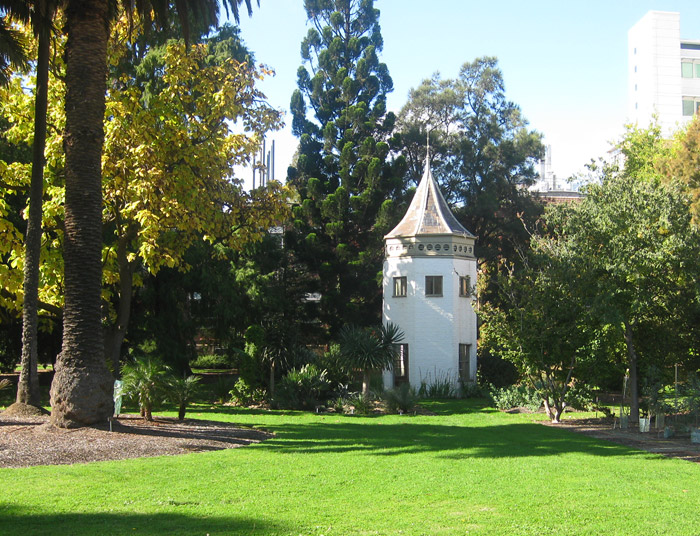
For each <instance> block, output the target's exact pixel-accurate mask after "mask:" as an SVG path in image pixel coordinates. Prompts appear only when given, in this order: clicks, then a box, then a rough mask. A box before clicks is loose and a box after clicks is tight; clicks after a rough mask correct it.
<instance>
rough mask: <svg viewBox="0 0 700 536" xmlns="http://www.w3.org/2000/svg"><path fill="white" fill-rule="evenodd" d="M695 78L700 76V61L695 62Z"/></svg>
mask: <svg viewBox="0 0 700 536" xmlns="http://www.w3.org/2000/svg"><path fill="white" fill-rule="evenodd" d="M695 78H700V63H696V64H695Z"/></svg>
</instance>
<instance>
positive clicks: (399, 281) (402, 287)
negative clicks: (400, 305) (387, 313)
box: [394, 276, 407, 298]
mask: <svg viewBox="0 0 700 536" xmlns="http://www.w3.org/2000/svg"><path fill="white" fill-rule="evenodd" d="M406 286H407V285H406V276H400V277H395V278H394V298H405V297H406Z"/></svg>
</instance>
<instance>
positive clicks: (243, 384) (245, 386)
mask: <svg viewBox="0 0 700 536" xmlns="http://www.w3.org/2000/svg"><path fill="white" fill-rule="evenodd" d="M228 394H229V395H230V397H231V402H232V403H233V404H234V405H236V406H250V405H252V404H262V403H263V402H264V401H265V397H266V393H265V390H264V389H261V388H259V387H258V388H256V387H254V386H252V385H250V384H249V383H248V382H247V381H246V380H245V379H243V378H238V381H237V382H236V385H234V386H233V389H231V390H230V391H229V392H228Z"/></svg>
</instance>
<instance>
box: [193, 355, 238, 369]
mask: <svg viewBox="0 0 700 536" xmlns="http://www.w3.org/2000/svg"><path fill="white" fill-rule="evenodd" d="M190 367H192V368H195V369H215V370H226V369H230V368H233V360H232V359H231V358H229V357H228V356H225V355H216V354H206V355H200V356H199V357H197V359H195V360H194V361H192V362H191V363H190Z"/></svg>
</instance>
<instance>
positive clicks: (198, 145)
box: [103, 41, 286, 370]
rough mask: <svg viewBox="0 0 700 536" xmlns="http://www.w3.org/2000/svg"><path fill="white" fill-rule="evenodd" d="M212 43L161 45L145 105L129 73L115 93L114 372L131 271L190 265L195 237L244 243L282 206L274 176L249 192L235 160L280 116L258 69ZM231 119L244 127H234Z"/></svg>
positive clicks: (110, 201)
mask: <svg viewBox="0 0 700 536" xmlns="http://www.w3.org/2000/svg"><path fill="white" fill-rule="evenodd" d="M217 43H219V44H220V41H217ZM210 44H211V43H210ZM210 44H207V43H202V44H199V45H193V46H191V47H190V50H189V52H188V53H187V54H184V46H183V45H181V44H180V45H178V44H176V43H170V44H169V45H168V46H167V47H166V48H165V50H164V51H163V50H159V51H158V52H159V53H160V54H161V56H160V57H161V59H162V62H160V61H159V62H156V63H155V64H154V68H157V69H158V70H159V71H160V72H161V73H162V76H161V78H162V80H160V81H159V85H160V86H161V87H160V88H159V91H158V92H157V93H155V94H152V95H151V96H150V97H149V99H148V104H147V105H146V104H145V98H144V97H145V93H146V92H145V89H144V87H142V86H139V85H133V86H132V85H131V84H129V83H124V78H123V77H122V78H121V81H120V82H118V83H115V84H114V87H112V88H111V89H110V92H109V99H108V112H107V116H108V120H107V122H106V140H105V154H104V158H103V175H104V180H103V184H104V192H105V210H104V221H105V231H106V232H105V237H106V239H107V241H108V250H107V252H106V255H105V274H106V275H107V276H108V277H109V280H110V283H112V284H113V285H114V286H113V287H110V291H111V292H110V293H111V298H112V299H111V300H110V302H111V303H112V304H114V310H113V311H112V313H113V314H111V315H110V318H109V319H108V321H107V325H108V329H107V333H106V335H107V337H106V339H107V343H108V344H107V347H106V351H107V352H108V355H109V357H111V359H112V361H113V362H114V364H115V370H117V365H118V360H119V357H120V348H121V342H122V340H123V338H124V336H125V334H126V329H127V326H128V320H129V312H130V309H131V307H130V302H131V292H132V288H133V284H134V283H133V276H134V272H135V270H137V269H138V268H139V267H141V266H143V267H145V268H146V269H147V270H148V271H150V272H152V273H156V272H157V271H158V270H159V269H160V268H161V267H163V266H168V267H179V268H180V269H183V270H184V269H187V268H188V267H187V265H186V263H185V262H184V255H185V252H186V251H187V249H188V248H189V247H190V246H192V245H193V244H194V243H195V242H197V241H199V240H206V241H208V242H210V243H215V242H218V243H221V244H224V245H226V246H227V247H228V248H236V249H240V248H243V247H245V246H246V245H247V244H248V243H249V242H251V241H253V240H257V239H259V238H261V237H262V236H263V235H264V233H265V232H266V231H267V229H268V228H269V227H271V226H272V225H276V224H278V223H279V221H280V219H281V218H282V217H283V214H284V213H285V208H286V205H285V193H284V191H283V190H282V189H281V188H280V185H279V184H278V183H270V184H268V185H267V186H265V187H263V188H258V189H256V190H254V191H253V192H251V193H247V192H245V191H243V189H242V187H241V184H240V181H238V180H235V179H233V178H232V174H233V167H234V166H235V165H238V164H241V163H243V161H245V160H246V159H247V158H248V155H250V154H253V153H254V152H255V150H256V148H257V143H258V140H259V139H261V138H262V137H263V136H264V134H265V132H266V131H268V130H269V129H271V128H275V127H277V126H278V125H279V113H278V112H277V111H276V110H274V109H272V108H271V107H270V106H269V105H268V104H267V103H266V102H265V99H264V95H262V94H261V93H260V92H259V91H258V90H257V89H256V88H255V81H256V79H257V78H258V77H259V76H262V74H259V73H258V72H257V71H256V70H255V68H254V67H253V66H252V65H249V64H247V63H242V62H238V61H236V60H234V59H232V58H223V57H221V58H218V59H216V60H214V59H212V56H213V54H212V47H211V46H210ZM215 44H216V43H215ZM147 58H148V57H147ZM232 124H237V125H239V126H242V127H244V128H245V131H246V133H245V134H242V133H241V134H234V133H232V132H231V130H230V125H232ZM195 193H196V195H195Z"/></svg>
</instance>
